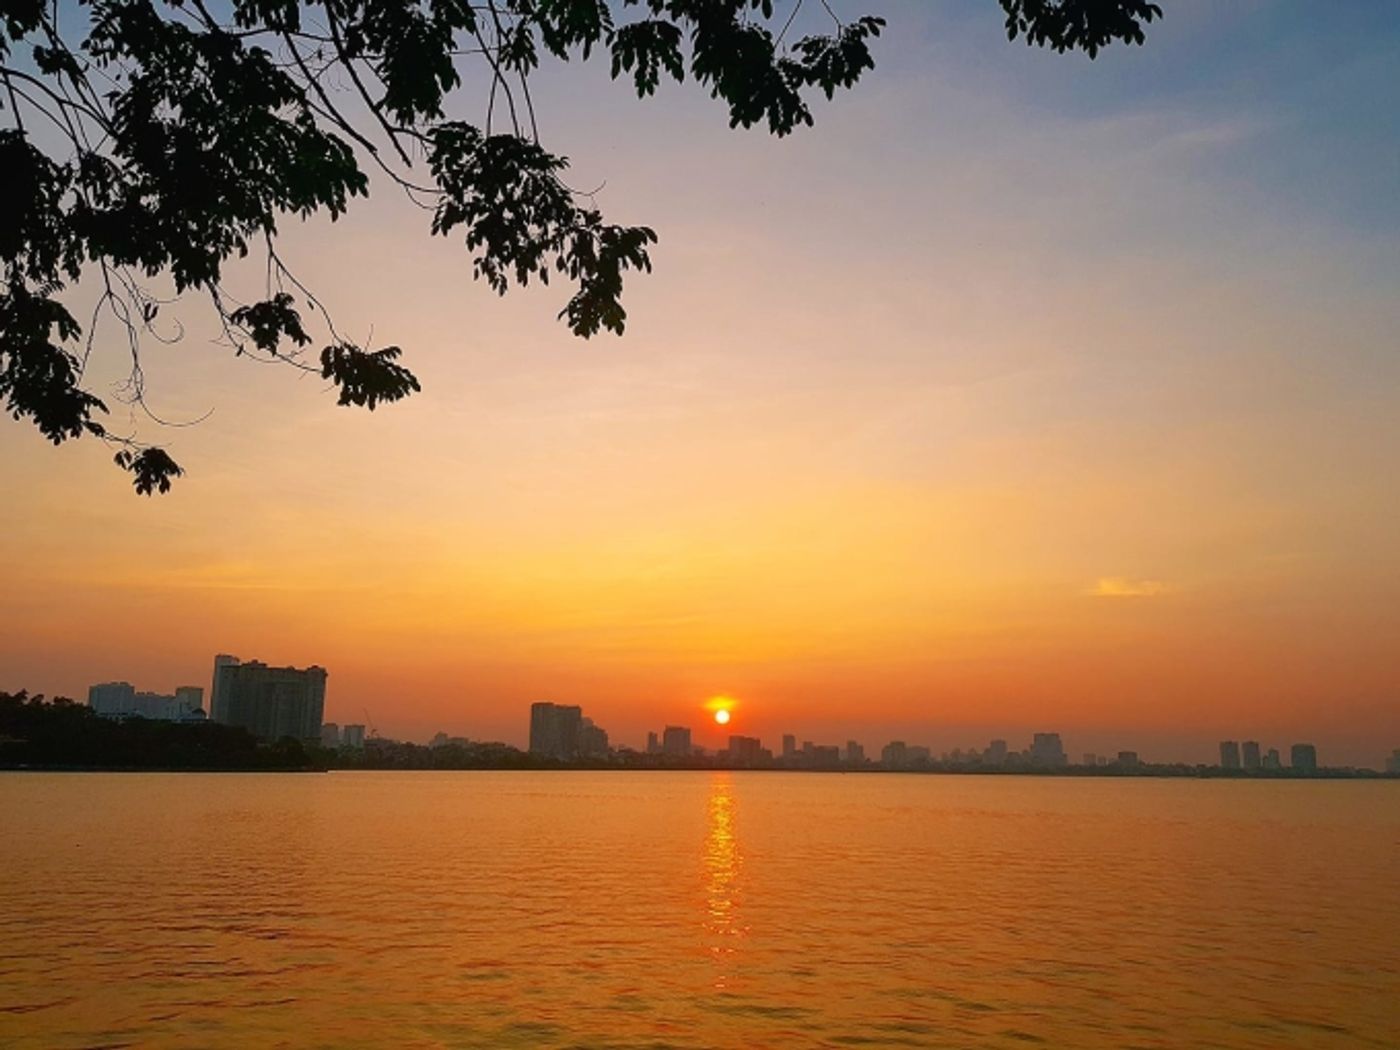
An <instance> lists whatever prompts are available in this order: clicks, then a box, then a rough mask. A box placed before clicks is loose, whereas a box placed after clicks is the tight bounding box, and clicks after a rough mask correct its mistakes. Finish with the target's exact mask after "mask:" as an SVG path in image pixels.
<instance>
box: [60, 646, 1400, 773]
mask: <svg viewBox="0 0 1400 1050" xmlns="http://www.w3.org/2000/svg"><path fill="white" fill-rule="evenodd" d="M240 675H241V676H242V680H243V683H244V684H243V685H242V687H241V688H242V690H243V692H242V693H241V694H240V699H239V701H238V703H237V711H236V712H235V704H234V702H233V701H231V700H230V696H231V695H232V687H233V685H234V684H235V683H237V682H239V681H240V678H239V676H240ZM250 676H251V677H250ZM327 677H328V672H327V671H326V669H325V668H323V667H320V666H317V665H314V664H313V665H312V666H310V667H308V668H307V669H306V670H299V669H297V668H295V667H291V666H287V667H269V666H268V665H267V664H265V663H263V662H261V661H258V660H251V661H246V662H245V661H240V660H239V658H238V657H236V656H231V655H229V654H226V653H219V654H217V655H216V656H214V657H213V671H212V677H211V686H210V689H209V691H208V696H209V708H208V711H207V712H206V711H204V710H203V709H201V706H200V705H201V703H202V701H203V697H204V693H205V691H204V689H203V687H201V686H179V687H177V688H176V690H175V693H174V694H172V695H165V694H155V693H151V692H141V691H137V690H136V689H135V687H133V686H132V685H131V684H130V683H128V682H126V681H120V682H118V681H113V682H107V683H97V684H93V685H91V686H89V687H88V689H87V691H86V696H87V702H88V705H89V706H90V707H92V708H93V710H94V711H96V712H98V713H102V714H104V715H106V716H108V717H125V716H128V715H133V714H135V715H140V716H141V717H147V718H158V719H166V718H169V719H172V720H186V721H188V720H190V718H191V716H195V717H196V718H197V719H203V718H205V717H208V719H209V720H210V721H216V722H223V723H225V724H231V725H239V726H242V727H243V728H246V729H249V730H250V731H253V732H254V733H255V734H257V735H260V736H263V737H264V738H268V739H271V738H275V737H276V736H278V735H291V736H296V737H298V738H300V739H301V740H303V741H304V742H308V743H320V744H322V745H323V746H330V747H336V746H340V744H341V742H342V737H341V733H342V729H341V726H342V725H344V727H345V728H346V729H348V730H350V731H351V732H352V733H354V734H356V736H354V737H353V739H354V740H355V744H353V745H351V746H360V745H361V743H362V742H363V740H364V739H365V724H364V723H353V722H349V721H346V722H344V723H339V722H337V721H336V720H335V719H334V718H332V717H331V716H330V714H329V713H328V712H329V711H333V710H334V708H328V707H327V701H326V680H327ZM308 690H309V691H308ZM748 707H749V705H748V704H746V703H745V702H744V701H742V700H740V699H738V698H735V697H732V696H728V695H715V696H712V697H709V698H707V699H706V700H705V701H704V702H703V703H701V704H699V705H695V707H694V709H693V710H692V712H691V715H692V718H691V719H689V720H687V719H678V720H677V721H676V723H675V724H672V723H667V724H666V725H665V726H664V728H663V729H661V730H659V731H658V730H650V729H649V730H644V731H643V732H644V735H645V742H644V743H643V744H641V745H638V744H636V743H634V742H633V741H632V740H631V739H630V737H631V734H630V733H629V734H626V735H627V737H628V739H626V740H623V739H622V738H621V737H622V735H612V736H610V734H609V732H608V730H607V729H606V728H605V727H604V726H603V725H601V724H599V723H598V722H595V720H594V719H593V718H592V717H591V716H587V715H585V714H584V713H583V709H582V706H581V705H579V704H559V703H555V702H553V701H534V702H532V703H531V704H530V712H531V714H530V722H529V729H528V732H527V733H526V734H525V740H524V742H523V743H522V742H521V741H520V739H519V735H518V734H506V735H497V736H493V735H491V734H489V733H488V734H486V735H485V736H482V735H473V734H472V733H469V732H462V733H460V734H449V733H447V732H446V731H445V730H444V729H443V728H442V727H438V728H437V729H435V730H434V731H433V733H432V734H431V736H428V735H418V737H417V739H418V741H419V742H431V741H443V740H448V739H452V740H461V741H469V740H476V741H499V742H501V743H505V744H507V745H510V746H515V747H518V748H519V749H520V750H522V751H528V752H530V753H532V754H538V755H542V756H544V757H550V758H558V759H565V760H573V759H580V758H582V759H587V758H596V757H603V756H606V755H608V754H609V753H612V752H614V751H620V750H626V751H633V752H637V753H641V754H656V755H662V754H664V755H668V756H671V757H678V756H685V755H689V754H691V753H696V754H708V755H716V754H720V755H722V754H724V753H725V751H726V749H727V750H728V751H730V752H733V751H734V749H735V748H736V747H739V748H742V749H743V751H742V753H743V755H744V756H745V757H744V758H742V759H739V760H733V761H734V762H735V764H736V765H738V766H740V767H745V766H748V767H761V766H764V765H767V764H771V763H772V762H773V760H774V759H775V758H776V759H777V760H778V762H779V764H782V763H783V762H784V761H791V760H793V759H794V758H796V757H798V756H801V755H805V756H806V764H807V765H809V766H815V767H825V766H831V765H834V764H835V763H836V762H837V761H838V759H839V761H841V762H843V763H848V762H850V761H852V756H858V758H856V759H855V761H857V762H862V763H863V762H865V761H866V754H867V745H868V744H870V743H871V742H872V740H873V738H872V737H871V734H870V732H869V731H867V732H866V733H865V734H864V737H865V739H857V738H856V737H854V736H852V737H847V738H845V740H844V743H839V744H838V743H828V742H827V741H826V740H824V739H823V740H822V741H815V740H814V739H812V738H810V737H808V736H807V734H802V735H801V736H800V735H799V734H795V733H791V732H788V731H787V729H789V728H792V727H786V728H784V729H783V730H782V731H781V732H779V733H772V732H769V733H768V734H767V735H766V736H765V735H762V734H760V732H759V731H758V730H753V729H749V728H748V727H747V726H746V725H745V720H744V719H745V717H746V715H740V714H739V713H740V712H741V711H745V710H746V709H747V708H748ZM362 713H363V715H364V716H365V718H366V720H368V721H369V724H370V726H371V730H370V736H371V737H376V736H379V730H378V727H377V726H376V725H375V724H374V723H373V721H372V717H371V715H370V712H369V709H368V708H364V709H362ZM692 722H693V723H694V724H693V725H692V724H691V723H692ZM696 726H699V727H700V729H699V731H698V732H697V731H696V728H695V727H696ZM289 727H293V728H289ZM456 728H465V727H463V726H458V727H456ZM272 730H276V731H275V732H274V731H272ZM922 732H923V736H922V737H919V738H918V739H911V740H905V739H903V738H902V737H901V738H893V737H886V738H885V739H888V740H889V743H886V744H884V745H883V746H881V745H880V744H878V743H876V744H875V746H874V747H873V748H871V749H870V750H871V751H872V752H878V753H879V754H880V759H879V762H880V763H881V764H883V765H884V766H886V767H893V768H903V767H907V766H909V765H911V764H916V763H927V762H943V763H949V762H952V763H953V764H958V763H962V762H965V761H980V762H984V763H985V762H988V761H989V762H990V763H991V764H992V765H995V766H999V765H1003V764H1005V762H1006V760H1007V757H1008V755H1010V756H1012V758H1013V759H1016V760H1023V761H1024V762H1025V763H1026V764H1028V765H1029V766H1031V767H1034V768H1040V769H1054V768H1058V767H1066V766H1071V765H1083V766H1094V765H1096V764H1099V765H1102V764H1104V763H1114V762H1117V764H1119V765H1124V764H1126V765H1133V766H1135V765H1137V764H1138V763H1140V762H1141V763H1145V764H1153V763H1157V764H1178V763H1186V764H1198V765H1214V766H1217V767H1219V768H1223V769H1226V770H1240V771H1244V772H1248V771H1261V770H1262V771H1268V770H1279V769H1284V768H1298V769H1304V770H1307V769H1308V768H1311V769H1316V768H1318V766H1319V759H1318V754H1317V745H1316V743H1315V742H1314V740H1313V738H1311V737H1310V738H1309V739H1307V740H1291V739H1290V740H1289V741H1287V742H1285V743H1279V744H1278V745H1277V746H1273V745H1272V743H1267V744H1261V743H1260V742H1259V741H1258V740H1257V739H1248V740H1245V741H1244V742H1243V743H1241V742H1240V741H1239V740H1237V739H1224V740H1218V741H1217V742H1216V744H1215V756H1216V759H1217V760H1216V761H1214V762H1208V761H1207V762H1202V761H1200V759H1199V758H1198V757H1196V756H1187V755H1180V754H1166V753H1160V754H1156V753H1151V751H1150V748H1149V749H1144V748H1143V747H1142V745H1141V744H1135V746H1133V747H1132V748H1128V747H1123V746H1115V747H1113V748H1109V749H1106V750H1104V749H1100V748H1096V749H1084V750H1080V745H1081V744H1082V741H1081V740H1074V741H1072V742H1071V743H1072V744H1073V745H1074V746H1073V747H1070V746H1069V745H1068V744H1067V743H1066V741H1065V740H1064V739H1062V734H1061V733H1060V732H1058V731H1049V730H1031V731H1029V732H1024V731H1023V732H1022V733H1021V736H1025V737H1028V739H1029V743H1028V745H1027V746H1026V747H1025V748H1017V747H1014V746H1013V745H1011V744H1008V738H1014V737H1015V736H1016V733H1015V731H1012V732H1010V733H1008V734H1006V735H1005V736H994V737H992V738H990V743H988V742H987V741H986V740H984V741H983V742H982V744H978V743H976V742H974V741H971V740H968V739H965V738H963V739H959V740H957V741H952V740H950V741H948V744H947V746H944V747H939V746H936V745H933V744H930V743H929V742H928V734H930V733H935V732H936V730H935V729H934V728H933V727H926V728H924V729H923V730H922ZM1305 735H1306V734H1305ZM915 736H917V733H916V734H915ZM779 738H780V740H781V743H780V745H778V746H772V744H771V741H773V740H775V739H779ZM385 739H389V740H395V739H398V737H396V736H395V735H394V734H393V733H392V732H390V733H388V734H385ZM409 739H410V740H411V739H413V737H412V736H410V737H409ZM765 739H766V740H768V741H769V742H770V746H769V747H766V748H765V747H763V743H764V740H765ZM799 739H801V740H802V744H801V747H800V748H799V747H798V741H799ZM736 741H737V742H738V743H737V744H736ZM1120 744H1121V742H1120ZM983 745H985V747H984V746H983ZM1265 747H1267V752H1265V750H1264V748H1265ZM1285 747H1286V748H1287V749H1288V750H1287V751H1285V750H1284V748H1285ZM1323 750H1324V751H1326V747H1325V745H1324V748H1323ZM1072 753H1078V754H1081V755H1082V758H1081V761H1080V762H1078V763H1076V762H1073V761H1072V759H1071V754H1072ZM1397 753H1400V751H1397V749H1393V748H1390V747H1388V746H1382V747H1380V748H1378V749H1377V753H1376V756H1375V758H1373V759H1371V760H1365V759H1362V760H1356V759H1344V758H1342V756H1336V758H1337V760H1336V761H1333V762H1330V763H1321V764H1322V765H1329V764H1330V765H1334V766H1339V767H1352V768H1359V769H1373V770H1376V771H1378V772H1384V771H1389V770H1390V769H1391V768H1392V766H1393V764H1394V762H1393V756H1394V755H1395V754H1397ZM1285 754H1287V755H1288V758H1289V760H1288V762H1287V764H1286V765H1285V764H1284V761H1283V756H1284V755H1285ZM989 756H990V757H989ZM1017 756H1019V759H1018V757H1017Z"/></svg>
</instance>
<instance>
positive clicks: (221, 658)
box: [209, 653, 238, 722]
mask: <svg viewBox="0 0 1400 1050" xmlns="http://www.w3.org/2000/svg"><path fill="white" fill-rule="evenodd" d="M237 663H238V657H236V656H230V655H229V654H228V653H220V654H219V655H218V656H216V657H214V681H213V683H212V684H211V685H210V686H209V721H211V722H225V721H227V719H226V718H225V717H224V698H223V696H222V695H221V693H220V691H219V671H220V669H222V668H224V667H229V666H232V665H234V664H237Z"/></svg>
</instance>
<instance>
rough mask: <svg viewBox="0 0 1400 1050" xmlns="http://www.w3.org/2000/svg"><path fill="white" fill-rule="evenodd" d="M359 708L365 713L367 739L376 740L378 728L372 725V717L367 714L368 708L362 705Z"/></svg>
mask: <svg viewBox="0 0 1400 1050" xmlns="http://www.w3.org/2000/svg"><path fill="white" fill-rule="evenodd" d="M361 710H362V711H364V713H365V725H366V726H368V727H369V739H371V740H378V739H379V730H378V729H376V728H375V727H374V719H373V718H370V716H369V708H368V707H364V708H361Z"/></svg>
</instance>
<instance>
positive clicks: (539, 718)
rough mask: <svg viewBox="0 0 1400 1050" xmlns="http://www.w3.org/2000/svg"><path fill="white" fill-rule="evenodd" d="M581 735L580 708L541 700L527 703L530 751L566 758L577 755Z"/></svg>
mask: <svg viewBox="0 0 1400 1050" xmlns="http://www.w3.org/2000/svg"><path fill="white" fill-rule="evenodd" d="M591 724H592V723H590V725H591ZM582 737H583V708H581V707H577V706H570V705H565V704H551V703H545V702H541V703H537V704H531V705H530V754H532V755H540V756H543V757H544V758H557V759H559V760H560V761H562V762H568V761H570V760H572V759H575V758H578V756H579V752H580V749H581V747H582V744H583V739H582Z"/></svg>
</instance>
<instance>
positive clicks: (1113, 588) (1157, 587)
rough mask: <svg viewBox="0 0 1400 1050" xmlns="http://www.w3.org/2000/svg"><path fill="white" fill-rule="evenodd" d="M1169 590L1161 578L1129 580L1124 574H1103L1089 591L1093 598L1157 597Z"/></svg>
mask: <svg viewBox="0 0 1400 1050" xmlns="http://www.w3.org/2000/svg"><path fill="white" fill-rule="evenodd" d="M1170 592H1171V588H1170V587H1168V586H1167V585H1166V584H1165V583H1163V582H1162V581H1161V580H1130V579H1128V578H1127V577H1125V576H1103V577H1100V578H1099V581H1098V582H1097V583H1096V584H1094V586H1093V588H1092V589H1091V590H1090V591H1089V593H1090V594H1091V595H1093V596H1094V597H1095V598H1158V597H1160V596H1162V595H1164V594H1168V593H1170Z"/></svg>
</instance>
